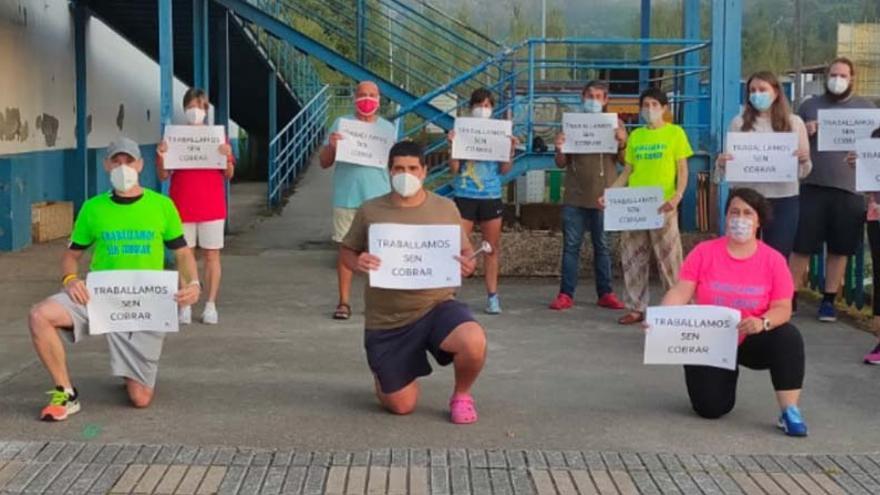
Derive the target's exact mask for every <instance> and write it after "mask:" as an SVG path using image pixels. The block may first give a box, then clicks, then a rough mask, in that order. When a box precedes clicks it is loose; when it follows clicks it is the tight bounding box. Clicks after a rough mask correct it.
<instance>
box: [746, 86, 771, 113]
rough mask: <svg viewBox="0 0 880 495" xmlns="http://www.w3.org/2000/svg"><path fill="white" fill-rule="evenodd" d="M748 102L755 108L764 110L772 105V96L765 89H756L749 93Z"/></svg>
mask: <svg viewBox="0 0 880 495" xmlns="http://www.w3.org/2000/svg"><path fill="white" fill-rule="evenodd" d="M749 103H751V104H752V106H753V107H755V110H757V111H759V112H765V111H767V110H770V107H771V106H773V96H771V95H770V93H769V92H766V91H756V92H754V93H751V94H750V95H749Z"/></svg>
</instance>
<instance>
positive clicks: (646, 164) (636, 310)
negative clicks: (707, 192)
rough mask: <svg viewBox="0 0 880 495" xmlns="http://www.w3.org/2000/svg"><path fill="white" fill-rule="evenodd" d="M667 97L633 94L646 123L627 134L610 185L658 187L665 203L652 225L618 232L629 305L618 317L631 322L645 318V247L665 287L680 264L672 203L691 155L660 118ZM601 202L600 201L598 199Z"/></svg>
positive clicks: (680, 135) (681, 135)
mask: <svg viewBox="0 0 880 495" xmlns="http://www.w3.org/2000/svg"><path fill="white" fill-rule="evenodd" d="M668 105H669V99H668V98H667V97H666V94H665V93H663V92H662V91H661V90H659V89H657V88H649V89H647V90H645V91H644V92H642V94H641V96H640V97H639V106H640V107H641V115H642V119H643V120H644V121H645V122H646V123H647V125H646V126H645V127H640V128H639V129H636V130H635V131H633V133H632V134H630V136H629V140H628V141H627V145H626V158H625V166H624V168H623V173H621V174H620V176H618V178H617V180H616V181H614V184H613V185H612V186H611V187H646V186H653V187H659V188H661V189H662V190H663V198H664V199H665V201H666V202H665V203H663V206H661V207H660V211H661V212H662V213H663V214H664V222H663V226H662V227H660V228H659V229H656V230H634V231H625V232H622V234H621V240H622V243H621V244H622V246H623V253H622V256H621V259H622V260H623V280H624V284H625V286H626V288H625V290H624V303H625V304H626V307H627V309H628V310H629V311H628V312H627V314H625V315H624V316H623V317H622V318H620V319H619V320H618V322H619V323H620V324H622V325H631V324H633V323H638V322H641V321H643V320H644V319H645V309H646V308H647V306H648V301H649V295H648V282H649V274H650V268H651V252H652V251H653V253H654V257H655V258H656V259H657V267H658V271H659V273H660V278H661V280H662V281H663V285H664V287H665V289H667V290H668V289H669V288H670V287H672V286H673V285H675V282H676V281H677V278H678V270H679V268H680V267H681V260H682V252H681V235H680V234H679V231H678V216H677V208H678V204H679V203H680V202H681V198H682V196H683V195H684V191H685V189H686V188H687V181H688V165H687V159H688V158H689V157H690V156H691V155H693V154H694V152H693V150H691V145H690V143H689V142H688V138H687V135H686V134H685V132H684V129H682V128H681V127H679V126H677V125H675V124H669V123H667V122H666V121H665V120H663V116H664V114H665V113H666V111H667V110H668ZM601 204H602V205H603V206H604V198H602V201H601Z"/></svg>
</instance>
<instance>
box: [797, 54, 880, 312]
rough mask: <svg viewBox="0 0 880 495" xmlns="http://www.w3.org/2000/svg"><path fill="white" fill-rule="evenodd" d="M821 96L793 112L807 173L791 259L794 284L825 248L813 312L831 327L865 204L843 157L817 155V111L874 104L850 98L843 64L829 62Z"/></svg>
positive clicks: (849, 76)
mask: <svg viewBox="0 0 880 495" xmlns="http://www.w3.org/2000/svg"><path fill="white" fill-rule="evenodd" d="M825 75H826V91H825V93H824V94H823V95H821V96H817V97H814V98H810V99H809V100H806V101H805V102H804V103H803V104H802V105H801V106H800V108H799V109H798V114H799V115H800V117H801V118H802V119H803V120H804V122H805V123H806V127H807V133H808V134H809V136H810V149H811V152H810V158H811V159H812V161H813V170H812V172H811V173H810V175H808V176H807V177H805V178H804V179H803V181H802V183H801V193H800V220H799V222H798V230H797V235H796V236H795V241H794V252H793V253H792V255H791V260H790V263H791V271H792V275H793V276H794V280H795V283H796V284H798V285H799V284H801V283H802V282H803V280H804V278H805V276H806V274H807V271H808V269H809V263H810V255H813V254H816V253H819V252H821V249H822V245H823V244H827V246H828V259H827V262H826V269H825V273H826V277H825V290H824V294H823V297H822V303H821V305H820V306H819V315H818V317H819V320H820V321H836V320H837V315H836V312H835V310H834V298H835V297H836V295H837V292H838V291H839V290H840V284H841V281H842V280H843V275H844V271H845V270H846V260H847V257H849V256H852V255H854V254H855V253H856V251H857V250H858V248H859V247H860V246H861V245H862V237H863V232H864V225H865V202H864V199H863V198H862V196H861V195H860V194H858V193H856V190H855V170H854V169H853V168H852V167H850V166H849V165H848V163H847V160H846V155H847V152H845V151H819V150H818V145H817V138H818V132H819V126H818V116H819V110H825V109H856V108H876V106H875V105H874V103H872V102H871V101H869V100H866V99H864V98H861V97H859V96H856V95H854V94H853V77H854V76H855V71H854V70H853V64H852V62H851V61H850V60H848V59H846V58H838V59H835V60H834V61H832V62H831V64H830V65H829V66H828V69H827V71H826V73H825Z"/></svg>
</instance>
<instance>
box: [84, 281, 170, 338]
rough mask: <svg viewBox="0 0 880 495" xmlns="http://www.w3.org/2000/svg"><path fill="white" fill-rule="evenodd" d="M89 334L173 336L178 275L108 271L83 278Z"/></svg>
mask: <svg viewBox="0 0 880 495" xmlns="http://www.w3.org/2000/svg"><path fill="white" fill-rule="evenodd" d="M86 286H87V287H88V289H89V293H90V294H91V297H90V299H89V304H88V310H89V334H90V335H100V334H104V333H111V332H112V333H116V332H141V331H153V332H176V331H177V330H178V327H177V302H176V301H175V300H174V294H176V293H177V272H171V271H161V270H108V271H100V272H91V273H89V275H88V277H87V278H86Z"/></svg>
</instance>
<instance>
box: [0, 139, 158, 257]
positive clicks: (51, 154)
mask: <svg viewBox="0 0 880 495" xmlns="http://www.w3.org/2000/svg"><path fill="white" fill-rule="evenodd" d="M105 154H106V148H96V149H89V153H88V157H89V159H88V164H87V166H88V167H89V178H90V181H91V183H90V184H89V185H88V188H89V196H90V197H91V196H94V195H95V194H98V193H101V192H105V191H108V190H109V189H110V187H111V186H110V178H109V176H108V175H107V173H105V172H104V169H103V165H102V162H103V159H104V155H105ZM141 154H142V155H143V159H144V169H143V172H142V173H141V185H143V186H145V187H149V188H151V189H156V190H158V180H157V177H156V145H155V144H152V145H143V146H141ZM77 166H78V163H77V161H76V150H75V149H64V150H51V151H37V152H31V153H20V154H16V155H4V156H0V211H4V210H7V211H9V214H8V215H0V251H15V250H19V249H22V248H24V247H27V246H29V245H30V243H31V209H30V208H31V204H32V203H37V202H40V201H73V202H74V207H75V209H76V211H79V207H80V206H81V205H82V200H83V196H84V194H83V188H84V187H85V185H84V184H82V183H81V181H80V180H78V179H77V178H78V177H81V176H82V175H81V174H78V173H77Z"/></svg>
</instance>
